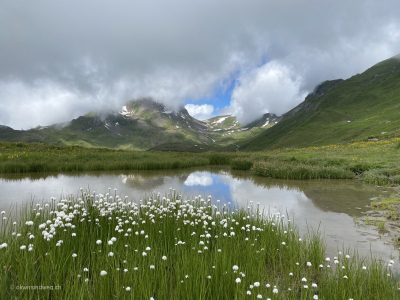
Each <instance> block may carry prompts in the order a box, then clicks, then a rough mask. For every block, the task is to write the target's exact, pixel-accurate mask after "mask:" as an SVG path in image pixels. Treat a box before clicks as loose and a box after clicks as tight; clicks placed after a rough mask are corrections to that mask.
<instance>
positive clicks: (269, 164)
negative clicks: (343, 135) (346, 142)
mask: <svg viewBox="0 0 400 300" xmlns="http://www.w3.org/2000/svg"><path fill="white" fill-rule="evenodd" d="M253 171H254V173H255V174H256V175H261V176H265V177H272V178H285V179H319V178H329V179H351V178H354V177H355V175H354V173H353V172H351V171H348V170H343V169H341V168H338V167H324V166H313V165H307V164H303V163H288V162H283V161H276V160H268V161H264V162H262V161H260V162H256V163H254V166H253Z"/></svg>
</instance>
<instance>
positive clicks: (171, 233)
mask: <svg viewBox="0 0 400 300" xmlns="http://www.w3.org/2000/svg"><path fill="white" fill-rule="evenodd" d="M106 191H107V190H106ZM1 222H2V223H1V226H2V227H1V228H2V231H1V234H0V265H1V269H0V298H1V299H99V300H101V299H105V300H108V299H230V300H231V299H313V300H315V299H322V300H324V299H329V300H335V299H341V300H342V299H399V292H398V290H397V282H396V276H394V273H393V272H392V271H391V267H392V265H393V263H394V262H393V261H390V260H389V258H388V259H387V261H385V262H384V263H381V262H378V261H377V260H375V259H373V258H372V259H366V258H363V257H359V256H358V255H357V254H356V253H355V252H351V251H343V252H341V251H338V252H337V253H336V255H335V256H332V257H327V256H326V254H325V248H324V243H323V240H321V239H320V238H319V236H318V235H316V234H314V233H310V234H308V235H306V236H304V237H301V236H300V235H299V233H298V230H297V228H296V226H294V225H293V224H292V222H291V221H290V220H289V219H288V217H287V216H285V215H281V214H279V213H275V214H270V213H266V212H264V211H260V209H259V206H258V204H257V203H253V202H250V203H249V206H248V207H246V208H240V209H238V208H235V207H233V206H231V205H230V203H225V204H222V203H220V202H219V201H214V200H213V199H212V198H211V196H209V197H207V198H205V199H202V198H201V197H200V196H199V197H196V198H195V199H183V198H182V197H181V196H180V195H178V194H177V193H176V192H175V191H174V190H172V189H170V191H169V193H168V194H166V195H165V196H162V195H160V194H155V193H154V194H153V195H150V196H149V197H148V198H146V199H142V200H140V201H138V202H132V201H130V200H129V199H128V198H127V197H120V196H119V195H118V193H117V191H116V190H114V191H112V190H111V189H108V191H107V192H106V193H104V194H101V193H96V192H94V191H92V192H89V191H83V190H82V192H81V194H80V195H78V196H76V197H73V196H67V197H66V198H65V199H60V200H59V201H57V200H56V199H54V198H52V199H51V200H49V201H48V202H43V203H41V204H37V205H33V204H32V205H31V206H30V207H25V208H23V209H22V211H21V215H20V217H19V219H18V220H17V221H13V220H12V219H11V217H10V216H9V215H7V214H6V213H5V212H2V221H1Z"/></svg>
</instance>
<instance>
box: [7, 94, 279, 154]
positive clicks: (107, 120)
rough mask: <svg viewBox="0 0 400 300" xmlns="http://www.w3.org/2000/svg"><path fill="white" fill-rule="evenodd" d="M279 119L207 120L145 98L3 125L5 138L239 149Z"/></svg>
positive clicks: (141, 147)
mask: <svg viewBox="0 0 400 300" xmlns="http://www.w3.org/2000/svg"><path fill="white" fill-rule="evenodd" d="M278 121H279V117H276V116H275V115H269V114H266V115H264V116H263V117H262V118H260V119H259V120H256V121H254V122H253V123H251V124H249V125H246V126H242V125H241V124H239V123H238V122H237V120H236V117H233V116H223V117H215V118H212V119H210V120H207V121H204V122H203V121H200V120H197V119H195V118H193V117H191V116H190V115H189V113H188V112H187V110H186V109H185V108H182V109H181V110H179V111H177V112H173V111H171V110H169V109H168V108H167V107H165V106H164V105H162V104H161V103H157V102H154V101H151V100H148V99H147V100H146V99H145V100H138V101H132V102H129V103H128V104H127V105H126V106H124V107H122V109H121V111H119V112H103V113H98V112H97V113H95V112H92V113H88V114H86V115H84V116H80V117H79V118H77V119H74V120H72V121H70V122H68V123H64V124H55V125H52V126H38V127H36V128H33V129H30V130H21V131H19V130H13V129H12V128H10V127H6V126H1V125H0V141H8V142H27V143H32V142H37V143H47V144H52V145H57V146H63V145H64V146H73V145H76V146H83V147H106V148H112V149H130V150H148V149H152V150H157V151H190V152H204V151H209V150H218V149H220V148H221V146H223V147H225V146H229V149H232V150H235V149H237V146H236V144H237V142H238V141H241V140H245V139H248V138H250V137H252V136H255V135H257V134H258V133H260V132H263V131H265V130H266V129H267V128H269V127H271V126H273V125H275V123H276V122H278ZM195 145H199V147H197V146H195ZM196 147H197V148H196ZM200 150H201V151H200Z"/></svg>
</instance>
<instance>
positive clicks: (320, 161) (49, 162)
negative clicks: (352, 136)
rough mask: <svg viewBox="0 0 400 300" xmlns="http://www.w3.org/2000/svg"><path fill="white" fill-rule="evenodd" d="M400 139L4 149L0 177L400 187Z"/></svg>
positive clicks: (17, 145) (0, 146) (2, 146)
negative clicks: (248, 178) (267, 145)
mask: <svg viewBox="0 0 400 300" xmlns="http://www.w3.org/2000/svg"><path fill="white" fill-rule="evenodd" d="M398 143H399V139H398V138H394V139H389V140H382V141H379V142H357V143H347V144H343V145H328V146H321V147H308V148H301V149H294V148H286V149H278V150H273V151H264V152H203V153H185V152H171V153H169V152H134V151H123V150H111V149H104V148H90V149H89V148H84V147H76V146H72V147H57V146H50V145H45V144H23V143H0V173H25V172H74V171H103V170H104V171H110V170H155V169H180V168H190V167H199V166H207V165H230V166H231V167H232V169H238V170H250V172H252V173H254V174H256V175H259V176H267V177H274V178H287V179H313V178H338V179H341V178H346V179H348V178H361V179H364V180H365V181H366V182H368V183H372V184H380V185H383V184H389V185H390V184H399V183H400V151H398V149H397V144H398Z"/></svg>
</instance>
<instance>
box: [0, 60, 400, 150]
mask: <svg viewBox="0 0 400 300" xmlns="http://www.w3.org/2000/svg"><path fill="white" fill-rule="evenodd" d="M399 129H400V55H397V56H395V57H392V58H390V59H387V60H385V61H382V62H380V63H378V64H376V65H374V66H373V67H371V68H369V69H368V70H366V71H365V72H363V73H362V74H357V75H354V76H352V77H351V78H349V79H347V80H342V79H337V80H330V81H324V82H322V83H321V84H319V85H317V87H316V88H315V89H314V91H313V92H312V93H310V94H309V95H308V96H307V97H306V98H305V100H304V101H303V102H302V103H300V104H299V105H298V106H296V107H294V108H293V109H291V110H290V111H288V112H287V113H285V114H284V115H282V116H276V115H274V114H265V115H263V116H262V117H261V118H260V119H257V120H254V121H253V122H251V123H249V124H240V123H239V122H238V121H237V120H236V117H234V116H230V115H224V116H218V117H214V118H211V119H208V120H205V121H200V120H197V119H195V118H193V117H192V116H190V115H189V113H188V112H187V110H186V109H185V108H184V107H181V109H180V110H179V111H172V110H170V109H169V108H167V107H166V106H164V105H163V104H161V103H158V102H155V101H152V100H151V99H140V100H136V101H131V102H129V103H127V104H126V105H125V106H123V107H122V108H121V110H120V111H113V112H92V113H88V114H86V115H83V116H80V117H78V118H77V119H74V120H71V121H70V122H67V123H60V124H54V125H51V126H38V127H36V128H33V129H30V130H14V129H12V128H10V127H7V126H1V125H0V141H15V142H17V141H18V142H43V143H49V144H54V145H80V146H85V147H108V148H114V149H133V150H157V151H191V152H202V151H209V150H226V151H232V150H245V151H259V150H266V149H276V148H284V147H309V146H320V145H327V144H337V143H343V142H352V141H360V140H379V139H382V138H388V137H396V136H398V135H399V133H400V132H399Z"/></svg>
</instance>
